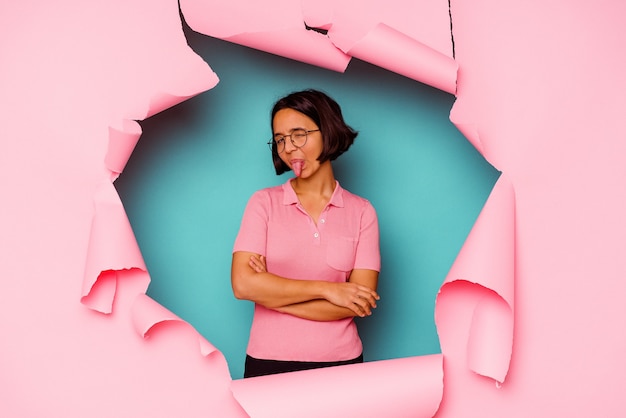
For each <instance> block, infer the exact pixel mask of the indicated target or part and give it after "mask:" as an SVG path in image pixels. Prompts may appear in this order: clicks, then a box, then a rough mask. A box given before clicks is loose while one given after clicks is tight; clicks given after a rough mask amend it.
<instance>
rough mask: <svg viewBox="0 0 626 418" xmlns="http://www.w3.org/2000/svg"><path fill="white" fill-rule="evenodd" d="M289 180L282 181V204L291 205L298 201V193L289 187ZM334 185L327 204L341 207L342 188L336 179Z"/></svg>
mask: <svg viewBox="0 0 626 418" xmlns="http://www.w3.org/2000/svg"><path fill="white" fill-rule="evenodd" d="M291 180H292V179H289V180H287V182H286V183H283V205H293V204H296V203H298V195H296V192H295V191H294V190H293V187H291ZM335 182H336V186H335V191H333V195H332V196H331V197H330V202H328V204H329V205H333V206H337V207H340V208H341V207H343V188H342V187H341V185H340V184H339V182H338V181H337V180H335Z"/></svg>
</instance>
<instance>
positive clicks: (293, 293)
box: [233, 273, 328, 309]
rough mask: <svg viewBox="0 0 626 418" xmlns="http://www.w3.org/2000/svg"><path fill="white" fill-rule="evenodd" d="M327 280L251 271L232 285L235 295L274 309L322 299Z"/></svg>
mask: <svg viewBox="0 0 626 418" xmlns="http://www.w3.org/2000/svg"><path fill="white" fill-rule="evenodd" d="M327 285H328V284H327V282H323V281H313V280H296V279H289V278H285V277H280V276H277V275H275V274H271V273H253V274H251V275H250V276H248V277H246V278H244V279H242V280H240V281H239V282H238V286H236V287H235V286H233V289H234V293H235V297H237V298H238V299H245V300H250V301H252V302H255V303H258V304H260V305H263V306H265V307H266V308H271V309H276V308H279V307H283V306H288V305H294V304H298V303H302V302H307V301H314V300H315V299H323V298H324V294H325V287H326V286H327Z"/></svg>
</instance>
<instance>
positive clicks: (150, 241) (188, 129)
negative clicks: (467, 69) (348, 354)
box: [116, 30, 499, 378]
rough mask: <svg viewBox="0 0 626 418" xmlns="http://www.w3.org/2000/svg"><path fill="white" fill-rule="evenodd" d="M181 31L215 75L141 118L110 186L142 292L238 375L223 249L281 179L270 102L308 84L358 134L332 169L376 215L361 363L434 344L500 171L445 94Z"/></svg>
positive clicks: (245, 322)
mask: <svg viewBox="0 0 626 418" xmlns="http://www.w3.org/2000/svg"><path fill="white" fill-rule="evenodd" d="M186 34H187V38H188V40H189V44H190V46H191V47H192V48H193V49H194V50H195V51H196V52H197V53H198V54H199V55H201V56H202V57H203V58H204V60H205V61H206V62H207V63H208V64H209V65H210V66H211V68H212V69H213V70H214V71H215V72H216V73H217V74H218V76H219V77H220V83H219V84H218V85H217V86H216V87H215V88H214V89H212V90H210V91H208V92H206V93H204V94H202V95H200V96H198V97H195V98H193V99H191V100H189V101H186V102H184V103H181V104H180V105H178V106H176V107H174V108H172V109H170V110H167V111H165V112H163V113H161V114H158V115H155V116H153V117H152V118H150V119H148V120H146V121H144V122H142V123H141V124H142V127H143V130H144V133H143V135H142V137H141V139H140V141H139V144H138V145H137V148H136V150H135V152H134V153H133V155H132V157H131V159H130V161H129V163H128V165H127V167H126V170H125V171H124V173H123V174H122V176H121V177H120V178H119V179H118V180H117V181H116V187H117V188H118V190H119V192H120V195H121V197H122V201H123V202H124V205H125V207H126V211H127V213H128V215H129V217H130V220H131V223H132V225H133V229H134V231H135V234H136V236H137V239H138V241H139V245H140V247H141V250H142V253H143V255H144V258H145V261H146V264H147V266H148V270H149V272H150V275H151V278H152V282H151V284H150V287H149V289H148V294H149V295H150V296H151V297H152V298H154V299H156V300H157V301H159V302H160V303H161V304H162V305H164V306H166V307H167V308H169V309H170V310H171V311H173V312H174V313H176V314H177V315H179V316H180V317H182V318H183V319H185V320H186V321H188V322H190V323H191V324H192V325H193V326H194V327H195V328H196V329H197V330H198V331H199V332H200V333H201V334H202V335H204V336H205V337H206V338H207V339H208V340H209V341H211V342H212V343H213V344H214V345H215V346H217V348H218V349H219V350H221V351H222V352H223V353H224V355H225V356H226V358H227V360H228V362H229V366H230V370H231V374H232V376H233V378H240V377H241V376H242V374H243V360H244V356H245V347H246V343H247V337H248V329H249V326H250V322H251V317H252V303H250V302H246V301H237V300H236V299H235V298H234V297H233V295H232V292H231V288H230V259H231V249H232V244H233V240H234V238H235V235H236V233H237V230H238V227H239V222H240V218H241V215H242V213H243V209H244V207H245V204H246V202H247V200H248V198H249V197H250V195H251V194H252V193H253V192H254V191H255V190H257V189H259V188H263V187H268V186H272V185H275V184H279V183H283V182H285V181H286V180H287V178H289V177H290V173H286V174H284V175H282V176H280V177H278V176H276V175H275V174H274V172H273V166H272V163H271V156H270V152H269V150H268V148H267V146H266V145H265V143H266V142H267V141H268V140H269V138H270V136H271V131H270V127H269V116H268V115H269V111H270V108H271V105H272V104H273V102H274V101H275V100H276V99H277V98H279V97H281V96H282V95H284V94H286V93H289V92H291V91H294V90H300V89H304V88H309V87H312V88H317V89H321V90H324V91H326V92H327V93H329V94H330V95H331V96H333V97H334V98H335V99H336V100H337V101H338V102H339V103H340V105H341V106H342V108H343V111H344V117H345V119H346V121H347V122H348V123H349V124H350V125H352V126H353V127H354V128H355V129H357V130H358V131H359V132H360V134H359V136H358V138H357V140H356V142H355V145H354V146H353V147H352V148H351V149H350V151H349V152H348V153H347V154H344V155H343V156H341V157H340V158H339V159H338V160H337V161H336V162H335V164H334V167H335V175H336V177H337V178H338V180H339V181H340V183H341V184H342V186H343V187H345V188H347V189H348V190H350V191H352V192H353V193H356V194H358V195H361V196H363V197H366V198H368V199H369V200H370V201H371V202H372V203H373V204H374V206H375V207H376V209H377V212H378V216H379V222H380V229H381V249H382V260H383V267H382V271H381V274H380V281H379V293H380V294H381V297H382V299H381V301H380V303H379V307H378V309H377V310H376V311H375V313H374V315H372V317H369V318H366V319H363V320H358V324H359V329H360V331H361V335H362V338H363V340H364V345H365V358H366V361H367V360H379V359H388V358H396V357H405V356H415V355H423V354H432V353H437V352H440V348H439V340H438V337H437V331H436V328H435V324H434V306H435V305H434V304H435V297H436V294H437V291H438V289H439V286H440V285H441V282H442V281H443V279H444V278H445V276H446V273H447V271H448V270H449V268H450V266H451V265H452V262H453V261H454V259H455V257H456V254H457V253H458V251H459V249H460V248H461V246H462V244H463V241H464V240H465V237H466V236H467V234H468V233H469V231H470V229H471V227H472V225H473V223H474V221H475V219H476V217H477V216H478V214H479V212H480V209H481V208H482V206H483V204H484V202H485V200H486V198H487V196H488V195H489V192H490V191H491V188H492V187H493V184H494V183H495V181H496V180H497V177H498V175H499V173H498V172H497V171H496V170H495V169H494V168H493V167H491V166H490V165H489V164H488V163H487V162H486V161H485V160H484V159H483V158H482V157H481V156H480V154H478V153H477V152H476V150H475V149H474V148H473V147H472V146H471V144H470V143H469V142H467V140H466V139H465V138H464V137H463V136H462V135H461V134H460V133H459V132H458V131H457V130H456V128H455V127H454V126H453V125H452V123H451V122H450V121H449V119H448V115H449V112H450V108H451V107H452V104H453V102H454V97H453V96H451V95H449V94H447V93H444V92H441V91H439V90H436V89H433V88H431V87H428V86H425V85H423V84H420V83H418V82H416V81H412V80H408V79H406V78H404V77H401V76H398V75H396V74H392V73H389V72H387V71H385V70H382V69H380V68H377V67H375V66H372V65H369V64H366V63H364V62H360V61H357V60H353V61H352V62H351V63H350V65H349V67H348V69H347V71H346V72H345V74H339V73H335V72H331V71H327V70H324V69H320V68H316V67H312V66H308V65H305V64H301V63H298V62H294V61H291V60H288V59H285V58H281V57H276V56H273V55H270V54H266V53H263V52H259V51H255V50H251V49H248V48H244V47H241V46H237V45H234V44H230V43H227V42H223V41H219V40H216V39H212V38H208V37H205V36H202V35H198V34H196V33H194V32H192V31H190V30H186Z"/></svg>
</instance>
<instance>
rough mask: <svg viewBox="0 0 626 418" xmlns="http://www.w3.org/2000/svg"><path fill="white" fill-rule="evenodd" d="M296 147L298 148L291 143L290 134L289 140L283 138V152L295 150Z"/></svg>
mask: <svg viewBox="0 0 626 418" xmlns="http://www.w3.org/2000/svg"><path fill="white" fill-rule="evenodd" d="M296 149H298V147H296V146H295V145H294V144H293V141H292V140H291V136H289V140H287V138H285V152H286V153H290V152H292V151H295V150H296Z"/></svg>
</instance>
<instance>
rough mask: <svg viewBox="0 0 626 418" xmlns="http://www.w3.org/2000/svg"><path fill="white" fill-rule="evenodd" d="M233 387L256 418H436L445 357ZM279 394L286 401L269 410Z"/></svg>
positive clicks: (247, 382)
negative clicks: (330, 417) (376, 417)
mask: <svg viewBox="0 0 626 418" xmlns="http://www.w3.org/2000/svg"><path fill="white" fill-rule="evenodd" d="M348 382H349V383H348ZM380 382H385V384H384V385H381V384H380ZM231 387H232V391H233V394H234V396H235V398H236V399H237V401H238V402H239V404H240V405H241V406H242V407H243V408H244V410H245V411H246V412H247V413H248V414H249V415H250V416H253V417H256V418H264V417H268V418H269V417H271V418H279V417H292V416H294V412H295V411H298V413H297V415H298V417H300V418H308V417H310V418H313V417H319V416H363V417H374V416H411V417H417V418H419V417H432V416H434V415H435V414H436V413H437V411H438V410H439V407H440V405H441V400H442V398H443V355H442V354H432V355H427V356H418V357H406V358H398V359H392V360H379V361H372V362H366V363H361V364H351V365H347V366H336V367H329V368H323V369H313V370H304V371H299V372H291V373H282V374H276V375H269V376H261V377H254V378H248V379H240V380H233V382H232V385H231ZM277 393H280V394H281V398H282V399H283V401H281V402H277V403H272V404H271V406H270V405H268V399H271V398H273V397H275V396H276V394H277ZM381 400H382V401H381ZM322 401H323V402H322Z"/></svg>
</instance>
